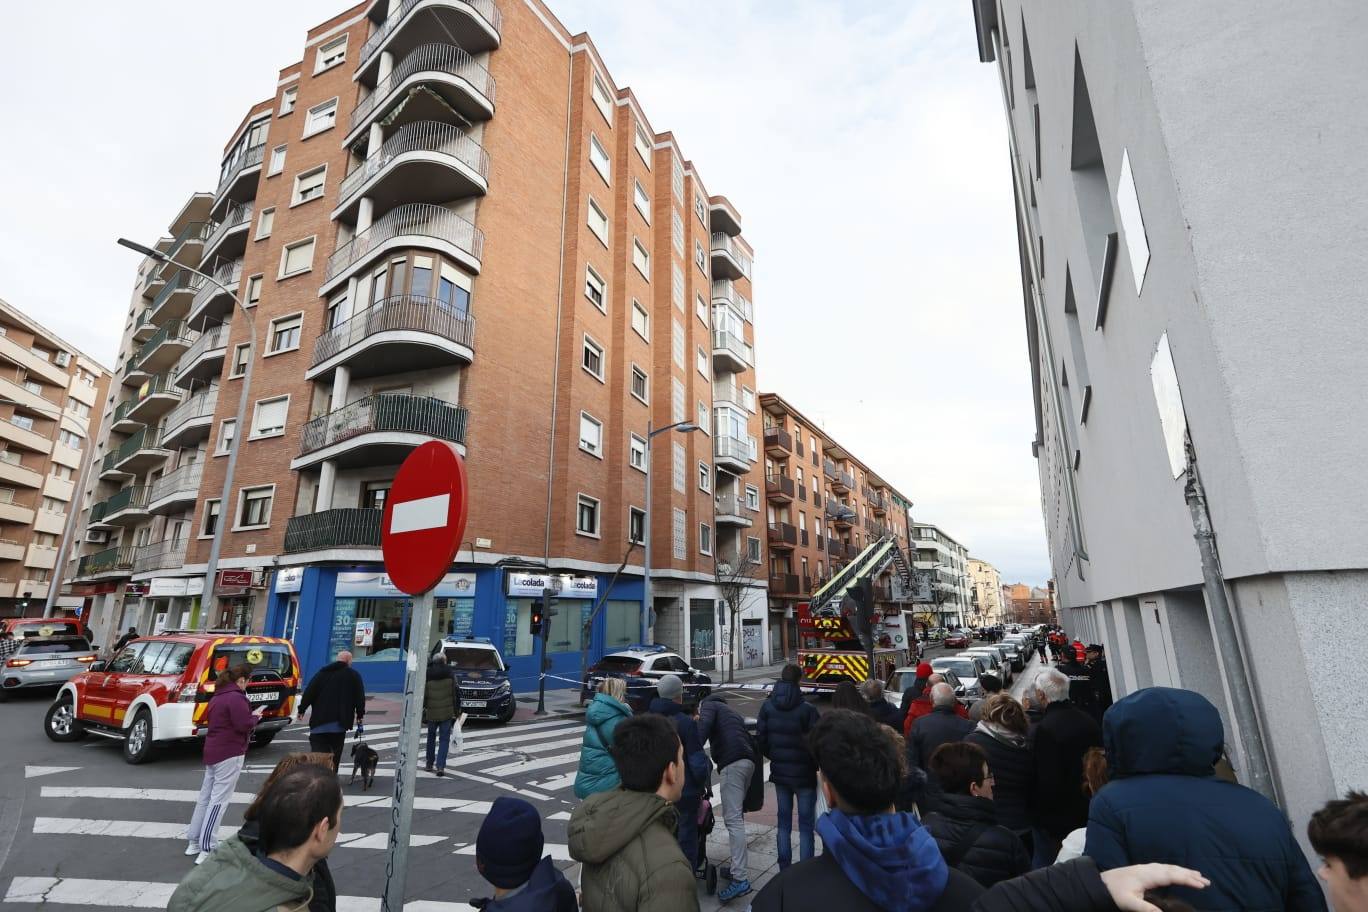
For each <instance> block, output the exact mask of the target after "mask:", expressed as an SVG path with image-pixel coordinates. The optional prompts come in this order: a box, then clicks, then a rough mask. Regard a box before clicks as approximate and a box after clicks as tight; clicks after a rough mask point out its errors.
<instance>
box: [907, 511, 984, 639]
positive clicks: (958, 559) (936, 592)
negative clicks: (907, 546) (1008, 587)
mask: <svg viewBox="0 0 1368 912" xmlns="http://www.w3.org/2000/svg"><path fill="white" fill-rule="evenodd" d="M912 539H913V541H912V547H913V548H915V549H916V552H917V553H916V559H915V560H914V561H913V564H912V566H913V567H914V568H915V569H916V570H917V571H918V572H921V573H927V574H930V577H931V598H932V602H931V603H930V604H928V606H927V608H926V609H925V610H926V611H928V612H929V613H931V614H934V615H936V617H937V620H938V622H939V623H940V625H941V626H942V627H962V626H964V625H965V624H966V623H968V622H969V621H970V619H971V616H972V602H973V590H974V587H973V584H972V582H971V581H970V579H969V570H968V561H969V549H967V548H965V547H964V545H961V544H960V543H959V542H958V541H956V540H955V539H953V538H951V537H950V536H949V535H947V534H946V533H945V532H944V531H943V530H942V529H940V528H939V527H937V526H935V525H932V524H931V523H913V524H912Z"/></svg>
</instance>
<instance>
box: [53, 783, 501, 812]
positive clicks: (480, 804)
mask: <svg viewBox="0 0 1368 912" xmlns="http://www.w3.org/2000/svg"><path fill="white" fill-rule="evenodd" d="M41 796H42V797H43V798H101V799H115V800H129V801H181V802H186V803H188V804H194V803H195V802H196V801H197V800H199V790H198V789H155V788H121V787H116V786H102V785H79V786H61V785H45V786H43V790H42V792H41ZM255 799H256V795H255V794H253V793H251V792H233V794H232V795H230V796H229V798H228V802H229V803H230V804H251V803H252V801H253V800H255ZM342 802H343V804H344V805H345V806H346V807H364V808H373V807H385V808H387V807H389V806H390V805H391V804H392V803H393V799H392V798H391V796H389V795H343V796H342ZM490 804H491V802H488V801H471V800H468V799H464V798H430V797H426V796H423V795H416V796H414V799H413V809H414V810H416V811H456V812H458V813H462V814H481V815H483V814H488V813H489V806H490Z"/></svg>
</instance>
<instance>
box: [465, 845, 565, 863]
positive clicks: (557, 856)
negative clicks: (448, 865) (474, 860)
mask: <svg viewBox="0 0 1368 912" xmlns="http://www.w3.org/2000/svg"><path fill="white" fill-rule="evenodd" d="M452 854H453V855H474V854H475V843H473V842H472V843H463V844H461V845H459V846H457V847H456V851H455V852H453V853H452ZM542 854H543V856H545V855H550V856H551V860H552V861H574V859H573V858H571V857H570V847H569V846H567V845H562V844H561V843H558V842H548V843H547V844H546V845H545V846H543V847H542Z"/></svg>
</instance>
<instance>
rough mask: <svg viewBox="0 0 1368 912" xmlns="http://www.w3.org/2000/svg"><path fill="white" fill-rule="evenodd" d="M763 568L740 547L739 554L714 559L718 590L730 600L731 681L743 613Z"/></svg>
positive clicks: (729, 649) (728, 612) (728, 670)
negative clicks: (756, 577)
mask: <svg viewBox="0 0 1368 912" xmlns="http://www.w3.org/2000/svg"><path fill="white" fill-rule="evenodd" d="M759 568H760V564H759V562H758V561H753V560H751V559H750V558H749V557H748V556H746V555H744V554H742V553H740V550H739V549H738V551H737V553H736V554H731V555H719V556H718V558H717V559H716V560H715V561H713V578H714V580H716V582H717V590H718V591H719V592H721V593H722V598H723V600H725V601H726V603H727V628H728V630H730V631H731V632H730V634H729V635H728V645H729V648H728V649H727V681H728V682H729V683H730V682H732V681H735V680H736V650H737V646H738V642H739V640H738V637H739V636H740V631H739V629H738V628H739V626H740V623H741V612H742V611H743V610H745V607H746V603H747V602H748V601H749V600H750V598H751V597H752V596H753V595H754V594H755V591H756V590H755V588H754V586H753V585H752V583H753V582H754V580H755V576H756V574H757V573H758V572H759Z"/></svg>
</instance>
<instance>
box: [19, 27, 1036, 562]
mask: <svg viewBox="0 0 1368 912" xmlns="http://www.w3.org/2000/svg"><path fill="white" fill-rule="evenodd" d="M500 2H503V3H514V2H522V0H500ZM549 2H550V5H551V7H552V9H553V10H555V11H556V13H557V14H558V15H559V16H560V18H561V21H562V22H564V23H565V25H566V27H567V28H569V29H570V31H571V32H579V31H587V32H589V33H590V34H591V35H592V36H593V39H594V42H595V44H596V45H597V46H598V48H599V50H600V51H601V52H602V54H603V57H604V59H605V62H606V64H607V66H608V67H609V69H610V71H611V72H612V74H613V78H614V79H615V80H616V81H617V84H618V85H619V86H630V87H631V88H632V89H634V90H635V91H636V93H637V95H638V97H639V98H640V100H641V102H642V105H643V106H644V108H645V112H646V116H647V117H648V118H650V121H651V124H652V126H654V127H655V128H656V129H657V130H660V131H665V130H672V131H674V133H675V135H676V136H677V137H678V138H679V141H680V143H681V146H682V148H683V151H684V154H685V155H686V156H688V157H689V158H691V159H692V160H693V161H694V162H695V164H696V165H697V166H698V168H699V170H700V173H701V174H702V176H703V179H704V181H705V182H706V185H707V187H708V189H709V190H710V191H711V192H713V193H721V194H724V195H726V196H727V197H729V198H730V199H731V201H732V202H733V203H734V204H735V205H736V207H737V208H738V210H739V211H740V213H741V216H742V221H743V224H744V229H745V235H746V237H747V239H748V240H749V241H750V242H751V244H752V245H753V246H754V247H755V251H756V265H755V306H756V335H757V345H756V348H757V360H758V362H759V364H758V370H759V375H760V387H761V389H762V390H765V391H774V392H778V393H780V394H782V395H783V396H784V397H785V398H787V399H788V400H789V401H791V402H793V403H794V404H795V405H796V406H797V407H798V408H800V409H802V410H803V411H804V412H805V413H806V414H807V415H808V416H809V417H810V418H813V419H814V420H816V421H818V422H819V423H820V424H822V425H823V427H825V428H826V430H827V432H828V433H830V434H831V435H833V436H834V437H835V438H836V439H838V440H840V441H841V443H842V444H843V445H844V446H846V447H848V448H849V449H850V450H851V451H852V452H854V453H856V454H858V455H859V456H860V457H861V458H863V459H865V460H866V461H868V462H869V463H870V465H872V466H874V467H875V468H876V470H878V471H879V472H881V474H883V475H884V476H885V477H887V479H888V480H889V481H890V482H891V483H893V484H895V485H896V486H897V487H898V488H899V489H901V490H902V491H903V492H904V493H906V494H907V495H909V496H910V497H911V498H912V499H913V500H914V501H915V504H916V506H915V509H914V511H913V515H914V518H915V519H917V520H918V521H923V522H934V523H936V524H938V525H940V526H941V527H942V528H944V529H945V530H946V531H947V532H949V533H950V534H951V535H953V536H955V537H956V538H958V539H959V540H960V541H961V542H962V543H963V544H965V545H966V546H967V547H968V548H969V549H970V552H971V553H972V554H974V555H975V556H976V557H980V558H983V559H984V560H987V561H989V562H991V563H993V564H995V565H996V566H997V567H998V568H999V569H1000V570H1001V571H1002V574H1003V578H1004V581H1015V580H1018V579H1019V580H1021V581H1024V582H1030V583H1036V584H1038V583H1041V582H1043V581H1044V580H1045V579H1046V578H1048V576H1049V572H1050V571H1049V562H1048V558H1047V557H1046V551H1045V538H1044V529H1043V524H1042V521H1041V515H1040V493H1039V482H1038V479H1037V475H1036V466H1035V461H1034V460H1033V459H1032V457H1031V452H1030V445H1029V444H1030V440H1031V438H1032V436H1033V433H1034V431H1033V420H1032V414H1031V395H1030V371H1029V365H1028V362H1027V357H1026V342H1025V328H1024V326H1023V321H1022V310H1021V289H1020V285H1019V279H1018V274H1017V266H1016V263H1017V251H1016V239H1015V230H1014V228H1013V224H1012V199H1011V184H1010V178H1009V172H1008V167H1007V146H1006V138H1005V127H1004V124H1003V114H1002V105H1001V102H1000V99H999V95H998V90H997V84H996V80H995V78H994V71H993V69H992V68H991V67H990V66H987V65H983V64H979V63H978V62H977V61H978V57H977V53H976V50H975V44H974V29H973V16H972V13H971V11H970V9H969V7H968V5H967V4H965V3H950V2H946V0H919V2H899V3H887V2H885V0H869V2H853V0H843V2H840V3H833V2H830V0H763V2H745V0H740V2H738V0H732V2H727V3H722V2H713V0H709V2H703V3H699V2H698V0H633V2H631V3H626V2H607V0H549ZM344 3H345V0H288V2H285V0H216V2H209V0H195V2H183V0H175V2H148V0H120V2H118V3H108V2H94V0H78V2H74V3H23V4H14V5H13V6H12V7H10V8H9V9H7V10H6V12H7V14H8V15H7V19H6V27H5V29H4V30H3V34H0V77H2V78H3V82H0V84H3V85H4V86H5V87H6V88H5V91H4V92H3V94H2V95H0V122H3V123H4V125H5V127H6V132H7V134H8V136H7V141H6V142H5V143H3V144H0V298H4V299H6V300H7V301H9V302H10V303H11V304H12V305H14V306H16V307H19V308H20V309H22V310H24V311H26V312H27V313H29V314H31V315H33V316H34V317H36V318H37V319H39V320H40V321H42V322H44V323H46V324H47V325H48V326H50V327H52V328H53V329H55V330H56V331H57V332H58V333H60V334H62V335H64V336H65V337H66V338H67V339H68V340H69V341H71V342H73V343H74V344H76V345H77V346H78V347H80V348H82V349H84V350H85V351H86V352H88V353H89V354H90V355H92V356H94V357H95V358H96V359H97V360H99V361H101V362H102V363H104V364H105V365H107V366H112V364H113V362H114V361H115V359H116V356H117V346H118V340H119V335H120V330H121V327H122V322H123V318H124V315H125V314H126V313H127V307H128V304H129V294H130V289H131V282H132V279H133V273H134V269H135V267H136V265H137V258H136V256H135V255H134V254H131V253H129V252H127V251H124V250H123V249H121V248H118V247H115V246H114V238H115V237H117V236H118V235H121V234H122V235H127V236H131V237H135V238H142V239H144V240H148V241H151V240H155V239H156V238H157V237H159V236H160V235H161V233H162V232H163V230H164V229H165V226H166V223H167V222H168V221H169V219H170V217H171V216H172V215H174V213H175V210H176V209H177V208H178V207H179V205H180V204H181V203H182V202H183V201H184V199H185V197H186V195H187V192H188V191H189V190H191V189H195V188H198V189H206V190H212V189H213V187H214V185H215V183H216V180H217V173H218V157H219V155H220V153H221V150H222V146H223V144H224V142H225V141H226V140H227V138H228V136H229V134H230V133H231V131H232V130H233V129H234V127H235V126H236V125H237V123H238V121H239V120H240V119H241V117H242V116H243V114H244V113H245V112H246V110H247V108H248V107H249V106H250V105H251V104H252V103H254V102H256V101H258V100H260V99H262V98H265V97H267V96H269V95H270V94H271V93H272V92H273V91H274V83H275V74H276V72H277V70H279V69H280V68H281V67H283V66H285V65H287V64H289V63H291V62H293V61H294V60H296V59H298V57H299V55H300V53H301V51H302V47H303V41H304V35H305V32H306V30H307V29H308V28H309V27H311V26H313V25H315V24H317V23H319V22H321V21H323V20H325V19H327V18H329V17H330V16H332V15H334V14H335V13H337V12H338V11H340V10H341V9H342V8H343V7H344ZM492 192H494V191H492Z"/></svg>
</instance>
